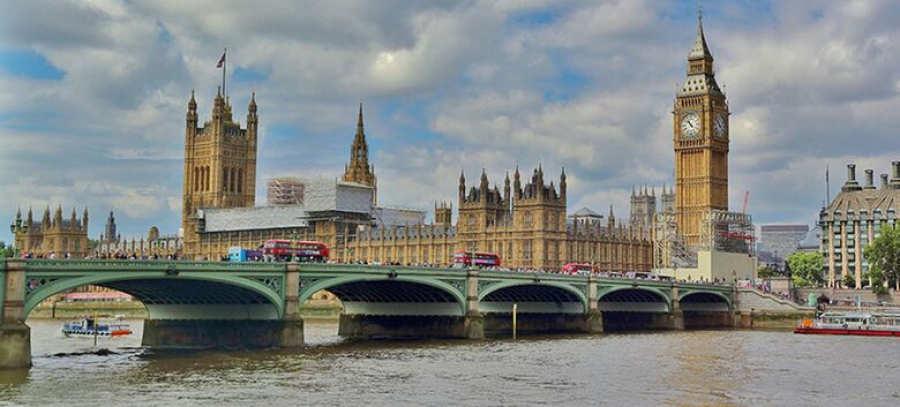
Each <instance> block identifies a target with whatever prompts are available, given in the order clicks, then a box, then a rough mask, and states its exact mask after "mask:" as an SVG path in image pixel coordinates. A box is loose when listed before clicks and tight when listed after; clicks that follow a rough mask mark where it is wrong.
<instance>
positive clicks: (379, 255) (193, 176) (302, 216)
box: [182, 95, 652, 271]
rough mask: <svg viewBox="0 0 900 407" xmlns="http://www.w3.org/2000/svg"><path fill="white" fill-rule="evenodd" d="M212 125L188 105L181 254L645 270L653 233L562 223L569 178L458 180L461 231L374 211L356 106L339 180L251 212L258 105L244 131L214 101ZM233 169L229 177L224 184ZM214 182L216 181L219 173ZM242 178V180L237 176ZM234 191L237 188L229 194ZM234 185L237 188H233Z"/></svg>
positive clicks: (442, 222) (446, 211)
mask: <svg viewBox="0 0 900 407" xmlns="http://www.w3.org/2000/svg"><path fill="white" fill-rule="evenodd" d="M214 105H215V106H214V108H213V119H212V120H211V121H208V122H206V124H205V125H204V127H203V128H198V127H197V123H198V117H197V104H196V101H195V100H194V97H193V95H192V96H191V100H190V101H189V103H188V115H187V130H186V132H185V139H186V140H185V148H186V151H185V196H184V203H185V211H184V213H183V221H182V223H183V229H184V231H185V236H184V255H185V256H187V257H189V258H207V259H218V258H220V257H222V256H224V255H225V254H226V253H227V252H228V249H229V248H230V247H233V246H240V247H245V248H246V247H256V246H258V245H259V244H261V243H262V242H264V241H266V240H269V239H290V240H317V241H322V242H325V243H326V244H328V245H329V247H331V249H332V250H331V257H332V258H334V259H339V260H342V261H348V262H349V261H364V262H380V263H388V262H396V263H404V264H405V263H430V264H448V263H450V262H451V259H452V256H453V253H454V252H455V251H459V250H470V249H472V248H474V249H476V250H481V251H492V252H497V253H498V254H499V255H500V256H501V257H502V258H503V261H504V264H505V265H507V266H510V267H528V268H544V269H559V268H561V267H562V266H563V265H564V264H566V263H568V262H594V263H597V264H599V265H600V266H601V267H603V268H605V269H609V270H620V271H624V270H649V269H650V267H651V251H652V249H651V244H650V238H649V233H642V232H640V231H638V230H636V229H634V228H633V227H630V226H628V225H627V224H617V223H616V222H615V217H614V216H613V215H612V213H610V217H609V218H608V219H607V223H606V224H605V225H601V224H600V223H599V222H596V221H593V220H590V221H588V220H581V219H572V220H567V217H566V188H567V185H566V176H565V173H564V172H563V173H562V174H561V176H560V179H559V187H558V189H557V187H556V186H555V185H554V182H553V181H550V182H549V183H547V182H545V179H544V172H543V169H542V168H537V169H535V170H534V172H533V174H532V176H531V179H530V181H528V182H524V183H523V180H522V177H521V174H520V173H519V172H518V170H516V173H515V181H514V182H512V181H511V180H510V178H509V175H507V177H506V180H505V185H504V192H503V193H502V194H501V192H500V190H499V189H498V188H497V187H496V186H495V187H494V188H493V189H491V188H489V187H488V185H489V183H488V179H487V174H486V173H482V177H481V182H480V184H479V185H478V186H477V187H476V186H473V187H472V188H471V189H470V190H468V191H467V190H466V182H465V178H464V177H462V176H461V177H460V182H459V193H458V206H457V207H458V213H459V215H458V219H459V220H458V221H457V222H456V224H453V222H452V217H453V210H452V205H450V204H445V203H442V204H441V205H440V206H438V205H436V206H435V221H434V223H433V224H426V223H425V213H424V212H423V211H417V210H410V209H401V208H383V207H377V206H376V202H377V198H376V196H377V190H376V188H377V178H376V176H375V172H374V167H373V166H372V165H371V164H370V163H369V156H368V155H369V148H368V143H367V142H366V136H365V131H364V126H363V114H362V106H360V112H359V116H358V120H357V129H356V134H355V136H354V138H353V142H352V145H351V152H350V160H349V162H348V164H347V166H346V167H345V171H344V174H343V176H342V177H341V179H340V180H339V181H332V180H313V181H310V180H306V181H304V192H303V195H304V196H303V202H302V203H300V204H287V205H270V206H263V207H254V206H253V199H252V196H250V195H247V194H252V191H253V181H252V180H251V179H249V178H246V177H247V176H249V175H250V174H255V172H256V169H255V165H256V161H255V157H256V151H255V148H256V142H255V140H256V130H255V129H256V128H257V127H256V126H257V125H258V121H257V116H256V104H255V102H254V101H251V105H250V113H249V114H248V119H247V123H248V124H247V126H248V127H247V129H246V130H244V129H242V128H241V127H240V125H239V124H237V123H235V122H233V121H232V119H231V108H230V106H229V105H228V104H227V99H226V98H224V97H223V96H222V95H217V96H216V99H215V102H214ZM232 170H236V171H237V172H235V174H236V175H231V174H232V172H233V171H232ZM219 174H221V176H220V175H219ZM241 174H246V175H244V176H243V177H242V175H241ZM235 182H236V184H235ZM237 185H241V186H240V187H238V186H237Z"/></svg>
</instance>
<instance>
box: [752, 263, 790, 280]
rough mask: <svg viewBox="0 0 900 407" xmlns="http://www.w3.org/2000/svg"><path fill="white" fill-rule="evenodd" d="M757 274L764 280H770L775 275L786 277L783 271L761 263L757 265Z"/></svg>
mask: <svg viewBox="0 0 900 407" xmlns="http://www.w3.org/2000/svg"><path fill="white" fill-rule="evenodd" d="M756 275H757V277H759V278H761V279H763V280H769V279H771V278H774V277H784V275H783V274H782V273H781V271H779V270H777V269H775V268H774V267H772V266H771V265H768V264H765V265H760V266H759V267H757V268H756Z"/></svg>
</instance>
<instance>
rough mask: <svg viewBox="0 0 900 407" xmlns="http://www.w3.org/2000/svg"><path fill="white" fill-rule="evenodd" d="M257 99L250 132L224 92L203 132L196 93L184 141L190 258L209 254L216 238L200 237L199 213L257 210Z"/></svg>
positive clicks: (250, 117) (184, 218) (185, 220)
mask: <svg viewBox="0 0 900 407" xmlns="http://www.w3.org/2000/svg"><path fill="white" fill-rule="evenodd" d="M220 91H221V89H220ZM255 96H256V95H253V96H252V97H251V99H250V105H249V106H248V113H247V126H246V128H242V127H241V125H240V123H238V122H235V121H234V120H233V117H232V114H231V103H230V102H229V100H228V98H227V97H225V96H223V95H222V94H221V92H219V93H217V94H216V97H215V99H214V101H213V109H212V119H211V120H209V121H207V122H205V123H204V124H203V126H202V127H200V126H199V121H198V115H197V102H196V100H195V99H194V93H193V92H191V99H190V101H189V102H188V112H187V117H186V126H185V135H184V192H183V202H182V217H181V219H182V228H183V230H184V251H185V253H186V254H189V255H194V256H197V255H200V254H201V253H202V252H203V251H202V250H201V248H200V246H201V245H202V244H204V243H205V241H206V242H208V241H209V238H210V236H207V235H204V234H201V233H198V231H197V228H196V226H197V225H196V220H195V216H196V214H197V210H202V208H207V207H209V208H245V207H252V206H253V205H254V202H255V200H256V150H257V129H258V123H259V118H258V117H257V115H256V97H255ZM234 240H237V239H234ZM226 251H227V249H226Z"/></svg>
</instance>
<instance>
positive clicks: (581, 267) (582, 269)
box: [560, 263, 597, 274]
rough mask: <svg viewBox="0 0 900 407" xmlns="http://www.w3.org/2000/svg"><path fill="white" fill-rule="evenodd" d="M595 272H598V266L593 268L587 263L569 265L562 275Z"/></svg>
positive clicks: (565, 267)
mask: <svg viewBox="0 0 900 407" xmlns="http://www.w3.org/2000/svg"><path fill="white" fill-rule="evenodd" d="M594 271H597V267H596V266H592V265H590V264H585V263H569V264H566V265H565V266H563V268H562V271H560V273H562V274H590V273H592V272H594Z"/></svg>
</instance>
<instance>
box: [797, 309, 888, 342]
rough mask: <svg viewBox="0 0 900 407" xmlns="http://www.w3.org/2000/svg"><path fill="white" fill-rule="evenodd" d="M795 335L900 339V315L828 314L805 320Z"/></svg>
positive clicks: (801, 322)
mask: <svg viewBox="0 0 900 407" xmlns="http://www.w3.org/2000/svg"><path fill="white" fill-rule="evenodd" d="M794 333H796V334H818V335H863V336H898V337H900V314H890V313H852V314H841V313H831V312H826V313H824V314H822V315H821V316H819V317H818V318H816V319H810V318H803V320H802V321H800V324H799V325H797V328H796V329H795V330H794Z"/></svg>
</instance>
